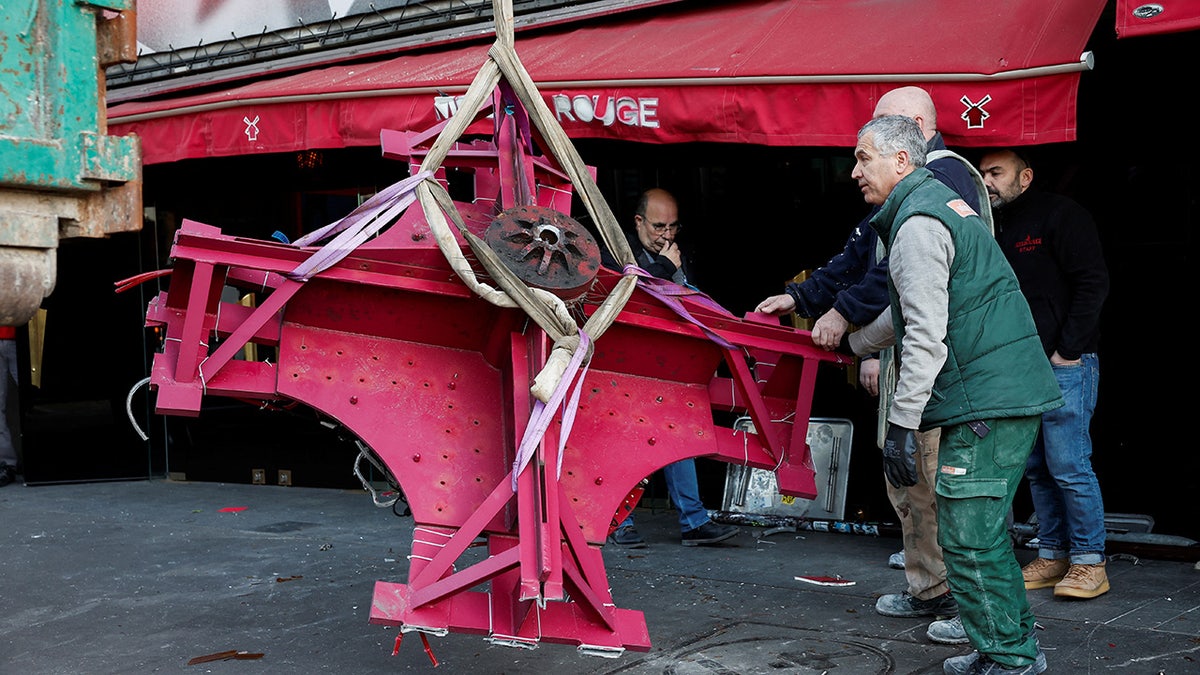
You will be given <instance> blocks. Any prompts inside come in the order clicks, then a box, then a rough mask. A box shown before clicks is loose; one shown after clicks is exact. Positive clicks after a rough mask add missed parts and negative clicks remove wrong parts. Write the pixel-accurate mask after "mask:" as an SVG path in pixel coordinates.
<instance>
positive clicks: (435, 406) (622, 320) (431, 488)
mask: <svg viewBox="0 0 1200 675" xmlns="http://www.w3.org/2000/svg"><path fill="white" fill-rule="evenodd" d="M501 5H503V6H501ZM497 24H498V28H497V33H498V39H497V42H496V44H495V46H494V47H493V49H492V50H491V52H490V53H489V54H490V57H491V58H489V60H488V61H487V62H486V63H485V64H484V67H483V68H482V69H481V71H480V75H479V77H477V78H476V81H475V83H473V84H472V85H471V87H470V89H469V90H468V93H467V95H466V97H465V99H464V102H463V106H462V107H461V108H460V111H459V113H457V114H456V115H455V116H454V117H452V118H451V119H450V120H448V121H447V122H445V123H443V124H442V125H440V126H439V127H438V128H437V132H436V133H437V136H436V138H433V134H432V133H427V134H409V133H399V132H393V133H385V134H383V143H384V152H385V154H386V155H388V156H390V157H403V158H406V159H408V160H410V161H412V160H414V158H416V157H417V156H422V160H421V163H420V166H419V167H417V168H416V170H415V171H414V177H413V179H410V181H411V182H410V183H406V184H404V185H402V186H398V187H397V188H396V189H394V190H386V191H384V192H383V193H381V194H380V195H379V196H378V197H379V198H378V199H373V200H372V201H370V202H369V203H367V204H364V205H363V207H360V209H359V210H356V211H355V212H354V213H352V214H351V215H350V216H348V217H347V218H346V219H343V221H342V222H339V223H336V224H335V225H334V226H331V227H330V228H328V229H327V230H323V231H322V232H321V237H327V236H328V237H333V240H332V242H336V243H332V242H331V244H326V245H324V246H320V247H318V246H316V245H315V244H316V241H314V240H313V238H312V237H306V238H302V239H301V240H300V241H299V242H297V244H290V245H289V244H285V243H282V242H279V241H275V240H263V241H259V240H253V239H247V238H240V237H232V236H228V235H224V234H222V233H221V231H220V230H219V229H218V228H216V227H212V226H209V225H204V224H200V223H197V222H194V221H184V223H183V226H182V227H181V228H180V230H179V231H178V233H177V235H176V240H175V243H174V246H173V248H172V251H171V256H172V258H173V260H174V269H173V273H172V275H171V282H170V290H169V291H168V292H166V293H164V294H162V295H160V296H159V297H157V298H155V299H154V300H152V301H151V303H150V305H149V307H148V310H147V317H146V321H147V323H148V324H150V325H155V326H161V327H163V328H164V329H165V330H164V331H163V334H164V335H165V339H164V342H163V346H162V351H161V353H159V354H157V355H156V356H155V358H154V363H153V366H152V374H151V386H152V387H153V388H154V390H155V391H156V393H157V397H156V410H157V411H158V412H159V413H161V414H171V415H188V416H196V415H198V414H199V411H200V407H201V401H202V400H203V398H204V397H205V396H225V397H233V398H238V399H242V400H247V399H249V400H261V401H267V402H277V401H287V402H293V403H295V402H298V403H301V404H304V405H307V406H309V407H311V408H313V409H315V410H318V411H320V412H321V413H322V414H323V415H325V416H327V417H328V418H330V419H333V420H336V421H337V422H338V423H340V424H341V425H342V426H343V427H344V428H345V429H346V430H347V431H348V432H349V433H352V434H353V435H354V436H355V437H356V438H357V440H358V441H359V442H360V443H361V444H362V445H363V446H365V447H366V448H369V450H370V452H372V453H373V454H374V457H375V458H376V459H378V462H379V464H380V465H382V466H384V467H386V469H387V471H388V472H389V473H390V474H391V476H390V477H389V478H390V479H393V480H394V481H395V482H396V484H398V485H399V486H400V487H401V489H402V492H403V494H405V495H406V496H407V498H408V503H409V507H410V508H411V510H412V515H413V518H414V523H415V526H414V528H413V540H412V550H411V555H410V558H409V568H408V578H407V582H406V583H398V582H393V581H379V582H377V583H376V587H375V594H374V601H373V604H372V609H371V613H370V621H371V623H374V624H383V625H391V626H396V627H398V628H399V629H400V630H401V632H412V631H416V632H419V633H421V634H422V636H424V635H427V634H434V635H443V634H446V633H448V632H451V631H454V632H462V633H472V634H481V635H485V636H487V638H488V639H489V640H492V641H493V642H496V643H497V644H505V645H515V646H525V647H531V646H536V645H537V644H538V643H539V642H543V641H544V642H551V643H560V644H574V645H577V646H578V647H579V649H580V650H581V652H583V653H586V654H599V655H605V656H614V655H617V654H620V653H621V652H622V651H624V650H625V649H632V650H638V651H646V650H648V649H649V648H650V639H649V632H648V629H647V627H646V623H645V619H644V617H643V615H642V613H641V612H640V611H636V610H630V609H622V608H618V607H617V606H616V604H615V602H614V599H613V597H612V595H611V592H610V585H609V581H608V578H607V574H606V571H605V567H604V561H603V558H602V556H601V553H600V551H601V547H602V546H603V544H604V541H605V537H606V535H607V534H608V530H609V527H610V525H611V523H612V520H613V517H614V514H615V513H617V512H618V509H627V508H631V504H630V503H629V502H628V501H627V497H629V495H630V493H631V491H634V489H635V488H636V487H637V486H638V484H639V482H640V481H641V480H642V479H643V478H644V477H645V476H648V475H649V474H651V473H652V472H654V471H655V470H657V469H659V468H661V467H663V466H666V465H667V464H671V463H673V462H676V461H679V460H682V459H686V458H689V457H697V456H706V457H712V458H716V459H721V460H724V461H729V462H736V463H738V464H745V465H747V466H751V467H756V468H764V469H771V470H774V471H775V472H776V476H777V478H778V484H779V489H780V491H781V492H784V493H786V494H791V495H795V496H799V497H804V498H808V499H811V498H814V497H815V496H816V494H817V485H816V482H815V480H814V471H813V466H812V462H811V460H810V457H809V452H808V448H807V446H806V445H805V434H806V430H807V427H808V420H809V411H810V408H811V405H812V396H813V391H814V387H815V383H816V377H817V368H818V365H819V364H820V363H822V362H836V363H842V362H844V357H840V356H838V355H836V354H834V353H831V352H826V351H824V350H822V349H819V348H817V347H815V346H814V345H813V344H812V340H811V338H810V336H809V335H808V333H805V332H799V331H793V330H791V329H786V328H783V327H782V326H780V325H778V323H777V322H775V323H773V324H772V323H771V322H766V321H763V320H762V318H761V317H758V318H755V319H753V320H751V319H739V318H737V317H734V316H732V315H730V314H729V313H728V312H725V311H723V310H721V309H720V308H719V307H717V306H715V303H712V301H711V300H710V299H708V298H707V297H706V296H703V295H702V294H695V293H693V294H689V293H688V292H686V291H683V289H680V288H678V287H674V291H680V292H681V293H679V294H677V295H671V297H670V298H668V299H669V300H670V303H668V304H664V303H665V302H666V301H665V300H664V298H666V296H668V295H670V293H667V292H665V291H666V290H669V289H664V288H663V287H662V286H654V285H651V284H649V280H646V279H642V278H640V277H639V276H637V274H636V273H633V272H630V273H627V274H625V275H618V274H616V273H613V272H610V271H608V270H602V269H599V265H598V259H597V258H598V248H596V246H595V244H594V242H593V243H592V244H591V245H585V244H586V241H587V237H588V236H590V235H588V234H587V232H586V231H585V230H583V228H581V227H578V224H577V223H575V222H574V221H572V220H570V219H569V218H567V217H566V216H564V215H562V214H561V213H556V211H559V210H560V209H562V208H566V207H565V204H567V203H569V201H570V200H569V197H570V195H571V194H572V192H574V191H578V193H579V194H580V196H581V198H582V200H583V202H584V203H585V205H586V206H587V208H588V212H589V215H590V216H591V218H592V220H593V222H596V223H597V224H598V225H599V227H600V232H601V237H602V238H603V239H604V241H605V242H606V244H607V245H608V246H609V247H610V250H613V251H614V253H615V255H616V256H617V259H618V260H620V261H622V262H623V263H625V264H630V263H632V253H631V252H630V251H629V249H628V244H627V243H626V242H625V240H624V237H623V236H622V235H621V234H620V230H619V228H618V227H617V225H616V223H615V221H614V219H613V218H612V213H611V211H610V210H609V208H608V206H607V205H606V204H605V203H604V202H603V199H602V198H600V196H599V191H598V190H597V188H596V186H595V183H594V182H593V181H592V180H591V177H590V174H589V172H588V170H587V168H586V167H585V166H583V165H582V163H581V162H580V160H579V158H578V155H576V154H575V152H574V149H573V148H572V147H571V145H570V143H569V142H568V141H567V139H566V136H565V134H564V133H563V132H562V130H561V129H560V128H558V127H557V125H556V123H555V122H554V120H553V118H552V117H551V116H550V115H549V112H548V111H547V110H545V104H544V103H543V102H542V101H541V98H540V96H539V95H537V92H536V89H535V88H534V87H533V86H532V81H531V80H529V78H528V75H527V74H525V73H524V70H523V69H522V68H521V67H520V63H519V61H517V60H516V56H515V54H514V53H513V52H512V35H511V7H510V6H508V3H497ZM505 26H506V27H507V28H505ZM501 75H503V76H504V78H505V79H504V80H503V81H501V79H500V76H501ZM489 103H490V105H488V104H489ZM488 112H491V113H492V114H493V116H494V121H493V125H494V126H493V129H494V132H493V135H492V139H491V141H490V142H472V143H463V142H459V141H458V138H459V137H460V136H461V134H462V132H463V131H464V130H466V129H467V128H468V127H469V126H471V125H472V124H473V123H475V122H478V121H480V120H484V119H485V116H486V114H487V113H488ZM430 139H433V141H432V144H431V145H428V146H426V145H425V143H427V142H428V141H430ZM535 149H543V150H544V153H543V154H537V153H536V152H535V151H534V150H535ZM489 164H490V166H488V165H489ZM447 166H449V167H453V168H455V169H456V170H458V171H460V172H461V173H464V174H466V175H469V176H471V177H472V178H473V189H474V191H475V199H473V200H472V201H471V202H466V201H453V200H451V198H450V195H449V191H448V188H447V184H446V182H445V178H444V176H445V175H446V173H447V172H445V171H444V169H445V167H447ZM543 188H545V189H543ZM564 194H565V195H566V196H567V197H568V199H567V200H566V201H565V202H564V201H563V195H564ZM417 203H419V204H420V205H421V208H420V209H417V208H415V204H417ZM410 207H414V208H410ZM447 218H448V219H449V220H450V221H451V222H452V223H453V224H454V227H453V228H451V227H450V225H449V223H447ZM489 228H494V229H493V231H492V235H491V236H489V234H488V230H489ZM585 235H587V236H585ZM564 241H565V242H567V243H564ZM581 242H582V243H581ZM464 245H467V246H469V247H470V248H471V249H472V252H473V254H474V255H473V256H471V258H470V259H468V256H466V255H465V254H464V253H463V251H462V247H463V246H464ZM508 254H511V255H508ZM506 258H507V259H506ZM551 271H553V272H554V273H555V274H561V275H562V277H563V280H561V281H553V282H552V281H550V280H549V279H548V277H547V276H546V274H548V273H550V272H551ZM481 279H486V281H484V280H481ZM527 279H528V280H529V281H526V280H527ZM489 281H490V282H492V283H496V284H498V285H499V288H497V287H494V286H492V285H490V284H489V283H487V282H489ZM224 285H231V286H234V287H236V288H238V289H239V291H241V292H244V293H254V294H255V295H256V303H255V305H256V306H243V305H241V304H236V303H224V302H221V290H222V287H223V286H224ZM580 289H587V292H586V293H585V294H584V295H583V296H582V297H580V296H579V292H580ZM564 298H565V299H564ZM568 301H569V302H570V303H571V304H570V306H569V307H568V305H567V302H568ZM575 316H579V317H582V318H583V320H584V325H583V326H582V327H581V326H579V325H577V323H576V319H575V318H574V317H575ZM530 319H532V322H531V321H530ZM214 334H215V335H216V336H217V337H219V338H220V341H219V346H215V347H210V344H217V343H213V342H212V341H211V340H210V339H209V337H210V336H212V335H214ZM247 344H252V345H257V346H260V347H270V348H272V349H271V351H274V352H276V354H277V356H276V358H275V359H274V361H270V360H265V359H264V360H235V359H233V355H234V354H235V353H238V352H240V351H241V349H242V347H244V346H245V345H247ZM260 351H266V350H262V349H260ZM748 356H749V357H752V359H751V360H753V359H754V358H758V359H759V360H761V361H764V362H769V363H771V364H773V367H772V368H771V369H770V372H769V374H764V373H759V379H758V380H756V378H755V374H754V373H752V372H751V366H750V365H749V364H748V362H747V361H748V359H747V357H748ZM722 364H724V365H725V366H726V369H727V371H728V373H729V375H728V376H718V375H717V373H718V371H719V370H721V366H722ZM584 372H586V373H587V376H586V377H584V376H583V375H582V373H584ZM547 373H549V376H546V374H547ZM568 390H569V394H568ZM714 409H717V410H722V411H728V410H735V411H742V412H744V413H745V414H746V415H748V416H749V417H750V418H751V419H752V420H753V422H754V426H755V428H756V430H757V432H758V433H756V434H747V433H745V432H744V431H741V432H738V431H736V430H734V429H730V428H725V427H719V426H717V425H716V424H715V423H714V421H713V414H712V411H713V410H714ZM572 421H573V426H572ZM514 467H516V468H514ZM480 540H482V542H483V544H484V546H485V550H486V555H487V557H486V559H484V560H483V561H480V562H470V561H467V560H463V559H462V556H463V554H464V552H466V551H467V549H468V548H470V547H472V546H473V545H475V543H476V542H477V541H480Z"/></svg>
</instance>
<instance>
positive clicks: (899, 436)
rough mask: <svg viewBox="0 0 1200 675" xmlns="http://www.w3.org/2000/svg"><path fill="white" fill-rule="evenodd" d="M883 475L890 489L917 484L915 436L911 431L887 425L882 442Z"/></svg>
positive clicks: (913, 431)
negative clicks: (885, 434)
mask: <svg viewBox="0 0 1200 675" xmlns="http://www.w3.org/2000/svg"><path fill="white" fill-rule="evenodd" d="M883 475H884V476H887V479H888V482H889V483H891V484H892V487H898V488H899V487H908V486H910V485H916V484H917V434H916V431H915V430H913V429H906V428H904V427H900V426H896V425H895V424H888V430H887V437H886V438H885V439H884V441H883Z"/></svg>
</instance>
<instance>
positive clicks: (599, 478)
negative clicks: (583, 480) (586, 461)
mask: <svg viewBox="0 0 1200 675" xmlns="http://www.w3.org/2000/svg"><path fill="white" fill-rule="evenodd" d="M603 482H604V479H603V478H601V477H597V478H596V485H600V484H602V483H603Z"/></svg>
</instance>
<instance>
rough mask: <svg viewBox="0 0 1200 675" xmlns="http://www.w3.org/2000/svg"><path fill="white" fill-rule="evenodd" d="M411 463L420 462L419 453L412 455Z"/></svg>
mask: <svg viewBox="0 0 1200 675" xmlns="http://www.w3.org/2000/svg"><path fill="white" fill-rule="evenodd" d="M413 461H414V462H419V461H421V453H419V452H418V453H416V454H415V455H413Z"/></svg>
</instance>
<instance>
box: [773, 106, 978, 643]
mask: <svg viewBox="0 0 1200 675" xmlns="http://www.w3.org/2000/svg"><path fill="white" fill-rule="evenodd" d="M885 115H904V116H905V117H911V118H912V119H913V120H914V121H915V122H916V123H917V126H918V127H920V128H921V133H922V135H923V136H924V138H925V142H926V146H925V147H926V148H927V150H928V152H929V155H928V161H927V162H926V165H925V166H926V168H927V169H929V171H930V172H932V173H933V176H934V177H935V178H937V179H938V180H940V181H941V182H943V183H945V184H946V185H947V186H949V187H950V188H952V189H953V190H954V191H955V192H957V193H958V194H959V195H960V196H961V197H962V198H963V200H964V201H966V203H967V204H968V205H970V206H971V208H972V209H974V210H975V211H977V212H979V213H981V214H984V213H986V209H985V208H984V207H986V206H987V193H986V189H985V188H984V186H983V179H982V178H981V177H978V175H977V174H975V172H974V171H973V170H972V168H971V166H970V165H969V164H968V163H967V161H966V160H965V159H963V158H961V157H958V156H957V155H954V154H953V153H950V152H948V149H947V148H946V144H945V141H944V140H943V138H942V135H941V133H940V132H938V129H937V108H936V107H935V106H934V103H933V97H932V96H930V94H929V92H928V91H926V90H925V89H922V88H921V87H916V86H903V87H896V88H895V89H890V90H888V91H887V92H885V93H884V94H883V95H882V96H880V97H879V100H878V102H877V103H876V104H875V110H874V113H873V114H872V115H871V116H872V117H883V116H885ZM877 212H878V207H875V208H873V209H871V212H870V213H868V214H867V215H866V217H864V218H863V219H862V220H861V221H860V222H859V223H858V225H857V226H856V227H855V228H854V230H853V231H852V232H851V234H850V237H849V239H847V240H846V245H845V247H844V248H843V250H842V252H841V253H838V254H837V255H835V256H834V257H832V258H830V259H829V262H827V263H826V264H825V265H822V266H821V267H820V268H818V269H816V270H814V271H813V272H812V273H811V274H809V275H808V278H807V279H805V280H804V281H803V282H800V283H789V284H787V285H786V286H785V293H784V294H782V295H776V296H771V297H769V298H767V299H766V300H764V301H762V302H761V303H759V305H758V307H757V308H756V309H755V311H757V312H763V313H767V314H781V313H786V312H788V311H793V312H795V313H796V314H797V315H798V316H800V317H804V318H810V319H816V322H815V323H814V324H813V325H812V338H813V342H814V343H816V344H817V345H818V346H821V347H825V348H826V349H833V348H834V347H836V346H837V344H838V343H839V342H840V341H841V338H842V335H843V334H845V332H846V331H847V330H848V329H849V328H850V324H854V325H856V326H865V325H866V324H868V323H870V322H871V321H872V320H874V319H875V317H877V316H879V313H880V312H881V311H883V310H885V309H887V307H888V291H887V257H886V256H883V251H882V247H881V246H880V245H879V237H878V236H877V235H876V234H875V231H874V230H873V229H871V225H870V220H871V217H873V216H874V215H875V214H876V213H877ZM818 317H819V318H818ZM881 363H886V364H887V367H886V368H883V369H882V373H881ZM881 374H882V377H881ZM894 381H895V368H894V358H893V352H892V350H890V349H888V350H884V352H882V353H881V354H880V355H879V358H875V357H874V356H873V355H872V356H868V357H864V358H863V359H862V360H861V361H860V363H859V383H860V385H861V386H862V387H863V389H864V390H865V391H866V392H867V393H868V394H870V395H872V396H879V421H880V425H879V426H878V428H877V429H876V443H877V444H878V445H879V447H880V449H882V448H883V442H884V439H883V435H884V432H885V431H886V428H885V425H884V421H885V420H886V418H887V410H888V407H889V406H890V405H891V394H892V391H893V389H894V387H893V385H894ZM940 434H941V430H940V429H927V430H924V431H921V432H918V433H917V456H918V461H917V482H916V484H915V485H911V486H907V487H906V486H896V485H892V484H891V483H890V482H885V488H886V490H887V496H888V501H889V502H890V503H891V505H892V508H893V509H895V511H896V516H897V518H899V521H900V533H901V535H902V541H903V544H904V548H903V549H902V550H901V551H900V552H898V553H895V554H893V555H892V556H891V558H890V559H889V564H890V565H892V566H893V567H901V568H903V569H904V577H905V588H904V590H903V591H902V592H900V593H886V594H884V595H881V596H879V598H878V599H877V600H876V602H875V611H876V612H879V613H880V614H882V615H884V616H893V617H904V618H910V617H921V616H928V617H934V618H935V619H941V620H937V621H934V622H933V623H931V624H930V625H929V629H928V630H927V631H926V635H927V636H928V637H929V638H930V639H931V640H934V641H935V642H942V643H947V644H961V643H965V642H967V636H966V633H965V632H963V629H962V624H961V623H960V622H959V621H958V605H957V604H956V603H955V601H954V597H953V595H952V594H951V593H950V586H949V584H948V583H947V582H946V564H945V563H944V562H943V561H942V549H941V547H940V546H938V543H937V528H938V518H937V503H936V497H935V496H934V494H933V484H934V482H935V480H936V477H937V466H938V464H937V449H938V439H939V437H940ZM944 617H951V618H944Z"/></svg>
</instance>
